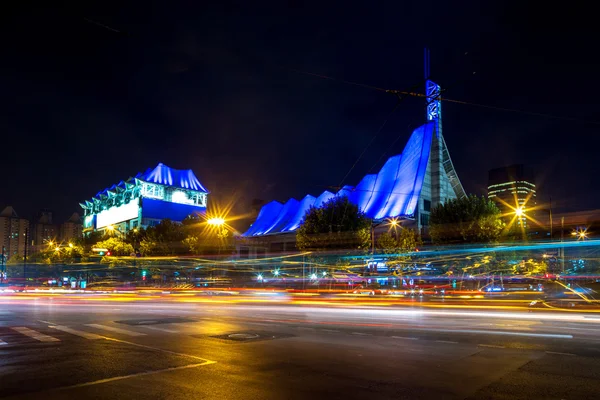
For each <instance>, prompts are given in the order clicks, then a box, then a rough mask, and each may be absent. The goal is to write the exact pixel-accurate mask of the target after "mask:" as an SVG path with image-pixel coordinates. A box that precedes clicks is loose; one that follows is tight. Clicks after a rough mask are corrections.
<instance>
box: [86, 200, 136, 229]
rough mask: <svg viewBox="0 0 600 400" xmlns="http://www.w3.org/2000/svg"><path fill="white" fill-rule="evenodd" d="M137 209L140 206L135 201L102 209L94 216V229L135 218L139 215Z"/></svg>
mask: <svg viewBox="0 0 600 400" xmlns="http://www.w3.org/2000/svg"><path fill="white" fill-rule="evenodd" d="M139 211H140V206H139V205H138V202H137V201H132V202H130V203H128V204H123V205H122V206H119V207H111V208H109V209H108V210H103V211H101V212H99V213H98V215H97V217H96V229H99V228H104V227H106V226H108V225H113V224H118V223H119V222H123V221H128V220H130V219H134V218H137V217H138V216H139Z"/></svg>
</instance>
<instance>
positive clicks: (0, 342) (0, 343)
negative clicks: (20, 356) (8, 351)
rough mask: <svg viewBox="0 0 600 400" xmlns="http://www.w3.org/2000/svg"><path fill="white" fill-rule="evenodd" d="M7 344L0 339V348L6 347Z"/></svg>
mask: <svg viewBox="0 0 600 400" xmlns="http://www.w3.org/2000/svg"><path fill="white" fill-rule="evenodd" d="M7 344H8V343H6V342H5V341H4V340H2V339H0V346H4V345H7Z"/></svg>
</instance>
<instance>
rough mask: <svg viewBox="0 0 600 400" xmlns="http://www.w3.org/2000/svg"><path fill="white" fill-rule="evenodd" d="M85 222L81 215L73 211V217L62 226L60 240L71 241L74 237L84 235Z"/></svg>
mask: <svg viewBox="0 0 600 400" xmlns="http://www.w3.org/2000/svg"><path fill="white" fill-rule="evenodd" d="M82 228H83V224H82V223H81V217H80V216H79V214H77V213H73V215H71V217H70V218H69V219H68V220H66V221H65V222H63V223H62V225H61V226H60V240H61V241H63V242H69V241H70V240H73V239H78V238H80V237H81V235H82Z"/></svg>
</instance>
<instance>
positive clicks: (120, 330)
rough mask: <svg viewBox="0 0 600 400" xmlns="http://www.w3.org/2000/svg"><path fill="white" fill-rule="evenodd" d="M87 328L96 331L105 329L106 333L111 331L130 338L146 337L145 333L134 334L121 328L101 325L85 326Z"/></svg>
mask: <svg viewBox="0 0 600 400" xmlns="http://www.w3.org/2000/svg"><path fill="white" fill-rule="evenodd" d="M85 326H90V327H92V328H96V329H104V330H105V331H111V332H116V333H122V334H123V335H129V336H146V334H145V333H140V332H134V331H128V330H127V329H121V328H115V327H113V326H107V325H100V324H85Z"/></svg>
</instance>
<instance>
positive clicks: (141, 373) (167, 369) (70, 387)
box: [49, 360, 215, 392]
mask: <svg viewBox="0 0 600 400" xmlns="http://www.w3.org/2000/svg"><path fill="white" fill-rule="evenodd" d="M214 363H215V361H208V360H207V361H205V362H202V363H196V364H188V365H182V366H180V367H171V368H164V369H159V370H156V371H146V372H138V373H137V374H129V375H122V376H114V377H112V378H106V379H100V380H97V381H92V382H85V383H79V384H77V385H71V386H63V387H60V388H56V389H50V390H49V392H52V391H57V390H68V389H75V388H80V387H86V386H93V385H100V384H102V383H108V382H114V381H120V380H123V379H129V378H136V377H138V376H147V375H154V374H160V373H161V372H169V371H178V370H182V369H190V368H198V367H203V366H205V365H210V364H214Z"/></svg>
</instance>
